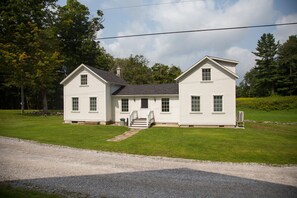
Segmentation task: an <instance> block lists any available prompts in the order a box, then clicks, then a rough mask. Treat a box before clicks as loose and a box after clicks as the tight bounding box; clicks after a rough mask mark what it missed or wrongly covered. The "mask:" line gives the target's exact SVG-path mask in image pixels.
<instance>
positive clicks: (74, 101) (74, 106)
mask: <svg viewBox="0 0 297 198" xmlns="http://www.w3.org/2000/svg"><path fill="white" fill-rule="evenodd" d="M72 111H78V97H73V98H72Z"/></svg>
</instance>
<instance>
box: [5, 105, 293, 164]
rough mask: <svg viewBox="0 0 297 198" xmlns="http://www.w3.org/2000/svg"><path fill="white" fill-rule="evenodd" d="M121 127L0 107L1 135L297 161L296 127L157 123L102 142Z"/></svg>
mask: <svg viewBox="0 0 297 198" xmlns="http://www.w3.org/2000/svg"><path fill="white" fill-rule="evenodd" d="M126 130H127V128H126V127H118V126H96V125H77V124H63V119H62V117H61V116H47V117H44V116H32V115H30V114H26V115H21V114H20V113H19V111H8V110H1V111H0V135H2V136H9V137H17V138H23V139H28V140H35V141H38V142H42V143H49V144H57V145H65V146H70V147H77V148H84V149H93V150H102V151H114V152H123V153H133V154H141V155H154V156H168V157H179V158H188V159H197V160H210V161H226V162H257V163H267V164H297V127H296V125H286V124H263V123H246V129H244V130H243V129H226V128H157V127H153V128H150V129H147V130H143V131H141V132H139V133H138V134H136V135H135V136H133V137H131V138H128V139H126V140H124V141H122V142H107V141H106V140H107V139H110V138H112V137H114V136H116V135H119V134H121V133H123V132H124V131H126Z"/></svg>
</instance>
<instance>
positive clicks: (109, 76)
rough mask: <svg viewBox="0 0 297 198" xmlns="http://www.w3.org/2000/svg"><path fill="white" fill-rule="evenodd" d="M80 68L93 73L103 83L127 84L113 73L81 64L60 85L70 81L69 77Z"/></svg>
mask: <svg viewBox="0 0 297 198" xmlns="http://www.w3.org/2000/svg"><path fill="white" fill-rule="evenodd" d="M82 67H84V68H85V69H86V70H88V71H89V72H91V73H93V74H94V75H95V76H97V77H98V78H100V79H101V80H102V81H103V82H105V83H112V84H118V85H126V84H127V82H126V81H125V80H124V79H122V78H119V77H118V76H117V75H115V74H114V73H111V72H108V71H104V70H101V69H97V68H95V67H91V66H88V65H84V64H81V65H80V66H79V67H77V68H76V69H75V70H74V71H73V72H71V73H70V74H69V75H68V76H67V77H66V78H65V79H64V80H62V82H61V83H60V84H64V83H65V82H66V81H67V80H68V79H70V77H71V76H73V75H74V74H75V73H76V72H77V71H78V70H80V69H81V68H82Z"/></svg>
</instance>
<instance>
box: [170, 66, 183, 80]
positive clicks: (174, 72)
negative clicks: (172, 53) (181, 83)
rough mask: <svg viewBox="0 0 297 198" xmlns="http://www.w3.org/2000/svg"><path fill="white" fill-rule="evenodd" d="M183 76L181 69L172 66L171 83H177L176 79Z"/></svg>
mask: <svg viewBox="0 0 297 198" xmlns="http://www.w3.org/2000/svg"><path fill="white" fill-rule="evenodd" d="M181 74H182V71H181V69H180V68H179V67H177V66H175V65H172V66H171V67H170V69H169V79H170V81H169V82H175V79H176V78H177V77H178V76H179V75H181Z"/></svg>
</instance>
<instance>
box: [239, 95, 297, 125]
mask: <svg viewBox="0 0 297 198" xmlns="http://www.w3.org/2000/svg"><path fill="white" fill-rule="evenodd" d="M236 104H237V111H244V114H245V119H246V120H254V121H260V122H263V121H272V122H297V96H286V97H281V96H272V97H265V98H237V100H236Z"/></svg>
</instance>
